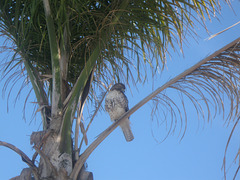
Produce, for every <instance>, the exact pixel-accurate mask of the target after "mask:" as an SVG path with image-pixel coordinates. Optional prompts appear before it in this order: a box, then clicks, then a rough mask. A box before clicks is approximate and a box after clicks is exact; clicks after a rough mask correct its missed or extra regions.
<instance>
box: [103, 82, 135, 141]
mask: <svg viewBox="0 0 240 180" xmlns="http://www.w3.org/2000/svg"><path fill="white" fill-rule="evenodd" d="M124 91H125V85H124V84H122V83H116V84H114V85H113V86H112V88H111V89H110V92H109V93H108V94H107V96H106V99H105V110H106V111H107V112H108V113H109V116H110V118H111V121H113V122H114V121H116V120H118V119H119V118H120V117H121V116H122V115H123V114H124V113H125V112H127V111H128V110H129V108H128V99H127V97H126V95H125V94H124ZM120 127H121V129H122V131H123V134H124V136H125V139H126V141H127V142H129V141H132V140H133V139H134V137H133V134H132V131H131V127H130V121H129V118H126V119H124V120H123V121H122V122H121V124H120Z"/></svg>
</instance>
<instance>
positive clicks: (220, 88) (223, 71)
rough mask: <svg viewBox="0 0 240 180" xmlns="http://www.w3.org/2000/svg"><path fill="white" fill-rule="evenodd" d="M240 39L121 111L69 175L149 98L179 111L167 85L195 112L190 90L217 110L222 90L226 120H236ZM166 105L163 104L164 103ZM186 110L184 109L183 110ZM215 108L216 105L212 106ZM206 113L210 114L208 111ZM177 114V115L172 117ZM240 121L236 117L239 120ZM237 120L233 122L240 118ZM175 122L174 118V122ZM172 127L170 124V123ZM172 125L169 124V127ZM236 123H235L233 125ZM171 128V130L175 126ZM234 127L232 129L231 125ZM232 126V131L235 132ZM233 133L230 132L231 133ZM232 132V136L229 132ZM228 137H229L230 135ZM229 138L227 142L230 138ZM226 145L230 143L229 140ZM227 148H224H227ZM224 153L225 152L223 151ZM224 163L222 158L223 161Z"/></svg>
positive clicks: (83, 154) (194, 103)
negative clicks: (212, 103) (226, 113)
mask: <svg viewBox="0 0 240 180" xmlns="http://www.w3.org/2000/svg"><path fill="white" fill-rule="evenodd" d="M239 52H240V38H238V39H236V40H235V41H233V42H231V43H230V44H228V45H226V46H224V47H223V48H221V49H220V50H218V51H216V52H215V53H213V54H211V55H210V56H208V57H207V58H205V59H203V60H201V61H200V62H199V63H197V64H195V65H194V66H192V67H190V68H189V69H187V70H186V71H184V72H182V73H181V74H180V75H178V76H176V77H175V78H173V79H171V80H170V81H168V82H167V83H166V84H164V85H162V86H161V87H159V88H157V89H156V90H155V91H154V92H152V93H151V94H150V95H148V96H147V97H145V98H144V99H143V100H141V101H140V102H139V103H138V104H136V105H135V106H134V107H132V108H131V109H130V110H129V111H128V112H126V113H125V114H123V115H122V116H121V117H120V118H119V119H118V120H117V121H116V122H115V123H114V124H112V125H111V126H109V127H108V128H107V129H106V130H105V131H103V132H102V133H101V134H100V135H99V136H98V138H97V139H96V140H95V141H94V142H93V143H92V144H90V145H89V146H88V148H87V149H86V150H85V151H84V152H83V153H82V154H81V156H80V158H79V159H78V161H77V163H76V166H75V167H74V169H73V171H72V173H71V175H70V177H73V178H74V177H76V176H77V174H78V172H79V170H80V169H81V167H82V166H83V164H84V162H85V161H86V159H87V158H88V157H89V156H90V154H91V153H92V152H93V151H94V149H95V148H96V147H97V146H98V145H99V144H100V143H101V142H102V141H103V140H104V139H105V138H106V137H107V136H108V135H109V134H110V133H111V132H112V131H113V130H114V129H116V128H117V127H118V125H119V124H120V123H121V121H122V120H124V119H126V118H127V117H129V116H130V115H132V114H133V113H134V112H136V111H137V110H138V109H139V108H141V107H142V106H143V105H145V104H146V103H147V102H149V101H150V100H153V99H154V98H156V97H157V96H158V98H159V99H160V100H163V101H165V103H166V104H167V107H170V108H169V109H170V111H172V114H177V113H179V114H180V117H181V111H180V110H179V108H178V106H177V105H176V104H175V103H174V101H173V100H171V99H169V98H168V97H167V96H165V95H164V93H163V91H167V90H168V88H174V89H176V90H177V91H180V92H181V93H183V94H185V95H186V96H187V97H188V98H189V99H190V100H191V102H192V103H193V105H194V107H195V108H196V110H197V112H199V113H203V111H199V110H198V109H201V105H200V104H199V102H198V99H196V98H195V97H193V96H192V95H191V93H189V89H190V92H192V91H194V92H195V93H196V94H198V95H199V96H200V97H202V99H203V103H205V105H206V106H207V107H208V108H209V106H210V105H211V104H209V102H210V103H211V102H214V103H215V106H216V107H217V108H219V109H223V110H224V104H223V101H222V95H223V93H224V94H225V95H227V97H228V100H229V101H230V103H231V106H230V110H229V114H228V116H227V118H228V119H232V120H235V119H236V118H238V116H239V106H238V104H239V76H240V75H239V72H240V62H239V61H240V54H239ZM208 96H210V97H211V98H212V101H208V100H207V97H208ZM159 99H158V102H160V101H159ZM166 104H165V105H166ZM172 106H176V107H177V112H175V111H174V109H173V108H172ZM184 110H185V109H184ZM215 110H216V108H215ZM208 113H211V112H210V110H209V111H208ZM175 117H176V116H175ZM238 120H239V119H238ZM238 120H237V121H236V124H237V123H238V122H239V121H238ZM174 122H175V123H176V122H177V121H174ZM171 124H172V126H174V125H173V123H171ZM172 126H171V127H172ZM235 126H236V125H235ZM171 127H170V130H172V131H174V128H171ZM234 129H235V128H234ZM234 129H233V131H234ZM232 133H233V132H232ZM232 133H231V135H232ZM230 139H231V136H230ZM230 139H229V141H230ZM228 144H229V142H228ZM226 151H227V150H226ZM225 156H226V154H225ZM224 162H225V161H224Z"/></svg>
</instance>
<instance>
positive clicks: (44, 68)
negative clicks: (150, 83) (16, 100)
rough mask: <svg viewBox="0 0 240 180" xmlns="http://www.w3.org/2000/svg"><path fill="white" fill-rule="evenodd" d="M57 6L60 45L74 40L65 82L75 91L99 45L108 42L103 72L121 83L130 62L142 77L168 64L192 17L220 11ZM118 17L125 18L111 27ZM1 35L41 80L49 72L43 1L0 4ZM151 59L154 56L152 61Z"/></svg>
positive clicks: (191, 6) (115, 4)
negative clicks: (144, 68)
mask: <svg viewBox="0 0 240 180" xmlns="http://www.w3.org/2000/svg"><path fill="white" fill-rule="evenodd" d="M58 2H59V1H51V4H50V7H51V11H52V18H53V20H54V22H55V29H56V35H57V37H56V38H57V41H58V42H59V43H61V41H63V39H64V38H63V33H64V29H65V28H66V31H67V33H68V34H69V36H70V37H69V38H70V39H69V41H70V44H69V48H70V50H69V51H70V52H69V53H70V59H69V68H68V69H69V70H68V76H67V77H68V82H69V84H70V85H71V86H72V87H73V85H74V83H75V82H76V80H77V78H78V76H79V75H80V73H81V71H82V69H83V67H84V65H85V62H86V61H87V59H88V58H89V56H90V54H91V53H92V52H93V50H94V47H95V44H96V43H97V42H99V41H103V40H104V37H109V39H108V41H107V42H104V49H103V50H102V51H103V52H102V55H101V57H100V58H99V65H98V68H97V69H99V71H100V70H104V69H105V68H104V64H108V63H109V64H111V65H112V68H111V69H115V70H116V73H115V74H114V75H113V76H114V77H115V78H116V79H117V78H119V76H121V74H118V71H119V70H120V69H122V67H124V68H125V69H126V71H127V72H130V71H131V70H132V66H129V64H128V62H132V64H134V65H135V66H136V67H137V68H136V70H137V72H138V73H139V74H140V68H139V66H140V65H141V64H143V65H144V64H149V65H154V68H153V71H155V70H156V67H160V69H161V67H162V66H163V65H164V63H165V57H166V52H167V48H168V44H170V45H171V46H172V47H174V48H176V46H175V44H179V45H181V43H182V40H183V32H185V31H186V30H187V31H188V32H191V30H192V29H193V27H194V23H193V20H194V17H193V15H194V14H195V13H197V14H198V15H199V17H200V18H202V19H204V18H205V14H206V13H207V14H210V15H211V14H213V13H214V12H215V11H216V10H215V9H216V8H218V1H215V0H213V1H202V0H195V1H173V2H172V1H154V0H150V1H147V2H145V1H129V2H128V6H127V7H126V8H125V9H121V7H120V1H87V0H85V1H61V3H58ZM119 12H121V17H120V18H118V19H117V20H115V21H113V19H114V18H115V17H116V13H119ZM1 33H3V34H5V35H7V36H8V37H10V38H11V39H12V40H13V41H14V43H15V44H16V45H17V47H16V48H17V49H18V51H19V52H21V53H22V54H24V57H25V58H27V59H28V60H29V61H30V62H31V63H32V64H34V65H35V68H36V69H37V71H38V72H40V74H42V75H44V74H49V73H50V72H51V62H50V59H51V54H50V50H49V49H50V44H49V41H48V30H47V26H46V20H45V15H44V9H43V4H42V2H41V1H34V2H31V3H30V2H29V1H27V0H25V1H12V2H9V1H2V2H1ZM127 53H130V54H131V53H132V54H134V56H135V57H136V58H135V60H133V58H130V57H129V56H126V54H127ZM149 56H153V57H154V58H153V59H154V61H153V60H150V59H152V58H150V57H149ZM142 59H143V60H142ZM102 66H103V67H102ZM117 70H118V71H117ZM99 71H97V72H99ZM140 77H141V76H138V77H137V79H138V78H140ZM143 77H144V76H143ZM109 79H112V78H109Z"/></svg>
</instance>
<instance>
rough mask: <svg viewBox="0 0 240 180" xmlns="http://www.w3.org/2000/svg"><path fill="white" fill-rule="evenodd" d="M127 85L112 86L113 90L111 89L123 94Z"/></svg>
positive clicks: (117, 84)
mask: <svg viewBox="0 0 240 180" xmlns="http://www.w3.org/2000/svg"><path fill="white" fill-rule="evenodd" d="M125 89H126V88H125V85H124V84H122V83H116V84H114V85H113V86H112V88H111V89H110V91H113V90H117V91H122V92H125Z"/></svg>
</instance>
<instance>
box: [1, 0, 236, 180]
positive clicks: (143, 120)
mask: <svg viewBox="0 0 240 180" xmlns="http://www.w3.org/2000/svg"><path fill="white" fill-rule="evenodd" d="M221 2H222V1H221ZM232 7H233V9H234V10H235V14H234V12H233V11H232V10H231V9H230V8H229V7H228V6H227V5H224V4H222V13H221V15H220V16H218V20H217V19H212V22H207V23H206V24H207V27H208V29H209V31H210V33H211V34H214V33H217V32H219V31H221V30H223V29H225V28H227V27H229V26H231V25H232V24H234V23H236V22H238V21H239V20H240V13H239V9H240V2H239V1H237V0H235V1H233V2H232ZM203 31H204V29H203V28H202V27H199V28H197V29H196V32H197V33H198V34H199V37H198V38H197V40H198V42H196V41H195V40H193V38H188V43H187V44H185V45H184V48H183V50H184V57H183V56H182V55H181V54H180V50H178V49H177V50H176V52H174V53H172V54H171V56H172V58H171V60H169V59H168V62H167V67H168V68H167V69H165V71H164V72H163V73H162V74H161V75H159V77H157V78H155V79H154V87H152V80H151V79H149V80H148V82H147V83H146V84H145V85H144V86H142V85H140V84H139V85H137V87H138V90H137V89H135V88H134V87H133V88H132V93H131V91H130V90H129V89H127V90H126V95H127V96H128V98H129V106H130V108H131V107H132V106H134V105H135V104H136V103H138V102H139V101H140V100H141V99H142V98H144V97H145V96H146V95H148V94H150V93H151V92H152V90H153V89H156V88H157V87H159V86H161V85H163V84H164V83H165V82H166V81H167V80H169V79H171V78H173V77H174V76H175V75H177V74H179V73H181V72H182V71H184V70H185V69H187V68H189V67H190V66H191V65H194V64H195V63H196V62H198V61H200V60H201V59H203V58H205V57H207V56H208V55H210V54H212V53H213V52H214V51H216V50H218V49H220V48H221V47H223V46H225V45H226V44H228V43H230V42H231V41H233V40H235V39H236V38H238V37H239V35H240V33H239V32H240V24H239V25H237V26H236V27H234V28H232V29H230V30H228V31H227V32H225V33H223V34H221V35H219V36H217V37H216V38H213V39H212V40H209V41H207V40H205V39H206V38H207V37H209V35H208V34H207V33H206V32H203ZM4 57H5V56H4V55H1V56H0V58H1V59H3V58H4ZM3 85H4V82H3V81H2V82H0V89H2V87H3ZM19 87H20V84H18V83H16V84H15V86H14V89H13V93H12V96H10V99H9V112H7V96H5V98H4V99H2V98H1V100H0V107H1V113H0V122H1V126H0V140H2V141H6V142H9V143H11V144H13V145H15V146H17V147H18V148H20V149H21V150H22V151H24V152H25V153H26V154H27V155H28V156H29V157H30V158H31V157H32V154H33V153H34V151H33V150H32V147H31V145H30V143H29V138H30V135H31V132H32V131H37V130H38V129H41V128H40V123H39V122H40V119H39V115H38V116H37V120H32V121H31V115H32V112H33V103H31V102H34V97H33V96H31V97H30V100H29V102H28V103H27V108H26V117H27V119H26V121H24V120H23V118H22V108H23V105H24V100H25V97H26V94H27V92H28V90H29V88H30V87H28V88H27V89H25V90H24V91H23V92H22V94H21V98H20V99H19V101H17V103H16V105H15V106H14V97H15V96H16V94H17V92H18V89H19ZM8 90H9V89H8ZM151 107H152V106H151V103H149V104H147V105H145V106H144V107H142V108H141V109H139V110H138V111H137V112H136V113H135V114H133V115H132V116H131V122H132V130H133V133H134V136H135V139H134V140H133V141H132V142H130V143H127V142H126V141H125V139H124V137H123V134H122V132H121V130H120V129H119V128H118V129H116V130H115V131H114V132H113V133H112V134H111V135H110V136H109V137H108V138H107V139H106V140H105V141H104V142H103V143H102V144H101V145H100V146H99V147H98V148H97V149H96V150H95V151H94V152H93V153H92V155H91V156H90V158H89V159H88V161H87V164H88V170H89V171H92V172H93V174H94V179H96V180H145V179H152V180H158V179H163V180H215V179H223V171H222V170H221V167H222V163H223V157H224V150H225V146H226V143H227V139H228V137H229V135H230V131H231V129H232V127H233V123H230V124H229V126H227V125H226V124H225V123H224V122H225V121H224V119H223V118H222V116H221V114H220V115H219V116H216V117H215V118H214V119H213V120H212V121H211V122H210V123H208V122H204V121H203V120H202V119H200V120H198V118H197V114H196V113H195V112H194V111H192V105H191V104H189V105H188V104H187V105H186V108H187V109H188V111H190V112H192V113H189V116H188V124H187V131H186V135H185V136H184V138H183V139H182V140H181V141H180V137H178V133H175V134H173V135H170V136H169V137H168V138H167V139H166V140H165V141H164V142H163V143H158V142H156V141H155V140H154V137H153V135H152V131H154V135H155V137H156V138H157V139H159V140H161V139H162V138H163V137H164V136H165V135H166V132H165V131H163V129H164V128H163V127H162V126H160V128H159V129H158V128H157V127H156V123H155V122H156V120H157V119H156V118H155V119H154V120H153V121H152V119H151ZM85 116H86V117H85V118H87V117H88V115H87V114H85ZM158 118H159V119H161V118H163V116H161V115H160V116H159V117H158ZM168 119H169V120H170V116H169V118H167V120H168ZM110 124H111V122H110V119H109V116H108V115H107V114H106V113H105V112H104V111H103V112H101V113H99V114H98V116H97V117H96V118H95V121H94V122H93V124H92V127H91V128H90V130H89V134H88V138H89V142H92V141H93V140H94V139H95V138H96V136H97V135H98V134H99V133H100V132H102V131H103V130H104V129H105V128H107V127H108V126H109V125H110ZM163 126H164V125H163ZM239 130H240V128H238V131H239ZM237 137H239V133H236V134H235V135H234V137H233V140H232V141H231V144H230V149H229V151H228V157H229V159H228V166H227V167H230V166H231V167H230V169H229V170H228V174H229V179H232V177H233V174H234V171H235V170H236V165H235V164H234V163H233V164H232V165H231V163H232V161H233V160H234V157H235V155H236V152H237V150H238V148H239V138H237ZM0 159H1V161H0V179H1V180H5V179H9V178H11V177H14V176H17V175H19V174H20V172H21V169H22V168H25V167H27V165H26V164H25V163H24V162H23V161H22V160H21V158H20V156H18V155H17V154H16V153H15V152H13V151H12V150H10V149H7V148H5V147H0ZM239 178H240V176H239Z"/></svg>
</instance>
